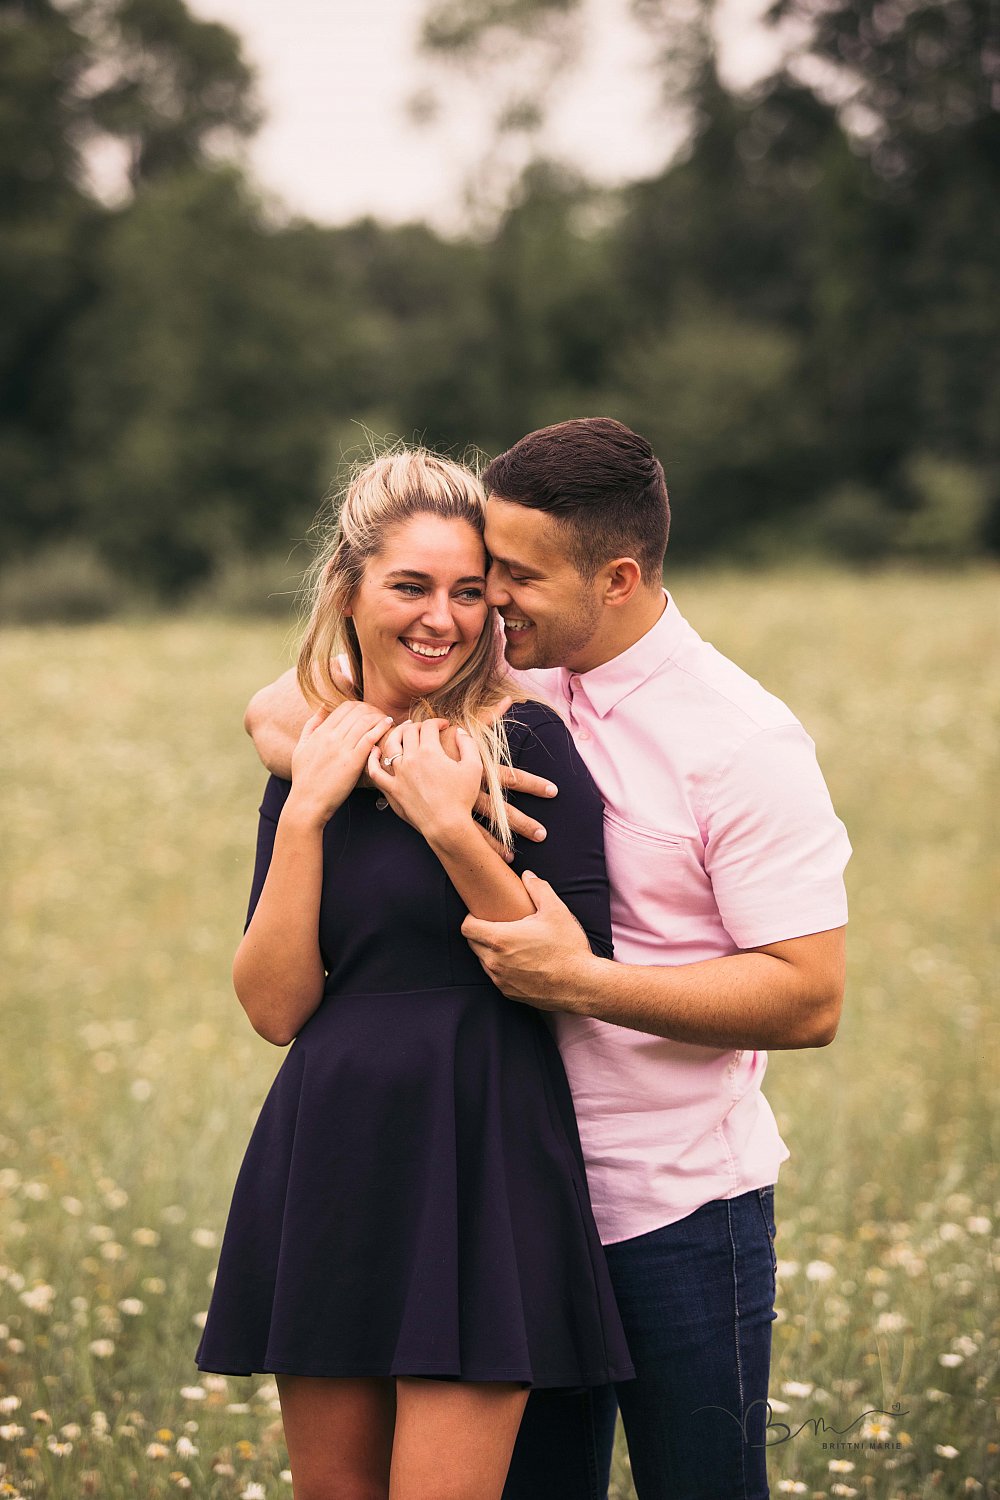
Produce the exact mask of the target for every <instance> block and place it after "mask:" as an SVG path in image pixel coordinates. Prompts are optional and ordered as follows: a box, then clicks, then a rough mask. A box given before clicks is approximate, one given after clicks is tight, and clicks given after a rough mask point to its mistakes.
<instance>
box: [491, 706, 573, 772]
mask: <svg viewBox="0 0 1000 1500" xmlns="http://www.w3.org/2000/svg"><path fill="white" fill-rule="evenodd" d="M503 722H504V728H505V729H506V731H507V744H508V745H509V747H510V758H511V763H512V764H513V765H515V766H523V767H524V768H525V770H531V771H537V773H538V774H539V775H545V774H551V771H552V768H553V766H554V764H556V763H559V764H565V763H566V761H567V760H572V761H575V760H577V759H578V756H577V751H576V747H575V746H574V744H573V737H572V735H571V734H570V730H569V726H568V725H567V723H566V721H565V719H563V718H562V716H561V715H560V714H558V713H557V712H556V710H555V709H554V708H553V707H552V706H551V704H548V703H542V702H541V701H540V700H539V699H537V698H528V699H526V700H525V701H524V702H523V703H515V704H513V705H512V707H511V708H509V709H508V710H507V712H506V713H505V714H504V720H503Z"/></svg>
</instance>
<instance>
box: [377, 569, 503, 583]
mask: <svg viewBox="0 0 1000 1500" xmlns="http://www.w3.org/2000/svg"><path fill="white" fill-rule="evenodd" d="M385 576H386V579H387V580H388V579H390V578H419V580H420V582H421V583H433V582H434V579H433V578H432V576H431V575H430V573H418V572H417V570H416V568H396V569H395V570H394V571H393V572H392V573H387V574H386V575H385ZM455 582H456V583H485V582H486V579H485V578H484V576H483V575H482V573H472V574H470V575H469V576H468V577H466V578H457V579H456V580H455Z"/></svg>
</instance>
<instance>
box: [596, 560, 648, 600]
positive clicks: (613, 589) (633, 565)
mask: <svg viewBox="0 0 1000 1500" xmlns="http://www.w3.org/2000/svg"><path fill="white" fill-rule="evenodd" d="M604 576H605V586H604V602H605V604H609V605H611V606H612V608H618V607H620V606H621V605H622V604H627V603H628V601H629V600H630V599H632V598H634V597H635V594H636V592H637V591H638V590H639V589H640V588H641V587H642V569H641V568H640V566H639V564H638V563H637V562H636V560H635V558H634V557H616V558H614V559H613V561H611V562H609V563H608V564H607V565H606V567H605V569H604Z"/></svg>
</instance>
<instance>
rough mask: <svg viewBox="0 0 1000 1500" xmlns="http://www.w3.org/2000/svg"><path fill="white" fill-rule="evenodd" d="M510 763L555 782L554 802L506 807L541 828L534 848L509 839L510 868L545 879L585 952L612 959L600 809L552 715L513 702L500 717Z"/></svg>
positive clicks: (519, 796) (521, 797) (523, 799)
mask: <svg viewBox="0 0 1000 1500" xmlns="http://www.w3.org/2000/svg"><path fill="white" fill-rule="evenodd" d="M506 724H507V737H508V741H509V744H510V749H511V760H512V761H513V764H514V765H515V766H517V767H518V768H519V769H520V770H524V771H531V772H532V773H533V774H534V775H536V776H544V777H546V778H547V779H548V780H551V781H554V782H555V784H556V785H557V786H558V788H559V795H558V796H557V797H529V796H526V795H525V794H524V793H521V792H511V793H510V794H509V796H508V801H509V802H510V803H511V805H512V806H514V807H517V808H519V809H520V811H522V812H525V813H527V814H528V815H529V816H530V817H532V818H535V819H537V821H538V822H539V823H542V824H544V826H545V828H546V830H547V837H546V838H545V839H543V840H542V842H541V843H534V842H533V841H532V840H530V839H526V838H521V837H516V838H515V841H514V863H513V868H514V869H515V870H516V871H517V873H518V874H519V875H521V874H523V873H524V871H525V870H532V871H534V873H535V874H536V875H539V876H540V877H541V878H542V879H543V880H547V881H548V882H549V884H550V885H551V886H552V888H553V889H554V890H555V892H556V894H557V895H558V896H559V897H560V899H561V900H562V901H564V902H565V903H566V905H567V906H568V907H569V909H570V911H571V912H572V913H573V915H574V916H575V917H576V919H577V921H578V922H579V923H580V925H581V927H582V928H583V929H584V931H585V932H586V934H587V937H588V939H589V942H590V947H591V951H592V952H594V953H596V954H597V955H598V956H599V957H600V958H611V957H612V956H613V948H612V941H611V908H610V896H609V891H608V873H607V869H606V867H605V863H604V804H603V803H602V801H601V796H600V793H599V792H598V790H597V787H596V786H595V784H594V780H593V777H592V776H591V774H590V772H589V771H588V770H587V767H586V766H585V765H584V763H583V761H582V760H581V758H580V756H579V754H578V753H577V750H576V747H575V746H574V744H573V740H572V737H571V735H570V732H569V730H568V729H567V727H566V725H565V724H564V723H563V721H562V719H560V717H559V715H558V714H557V713H555V711H554V710H553V709H550V708H547V707H546V706H545V705H543V704H539V703H516V704H515V705H514V707H513V708H512V709H511V710H510V711H509V713H508V714H507V719H506Z"/></svg>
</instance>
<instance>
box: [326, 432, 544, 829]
mask: <svg viewBox="0 0 1000 1500" xmlns="http://www.w3.org/2000/svg"><path fill="white" fill-rule="evenodd" d="M418 515H431V516H442V517H443V518H445V519H446V520H457V521H464V522H465V523H466V524H467V525H469V526H471V527H472V528H473V529H474V530H475V531H477V532H478V533H479V535H480V536H483V533H484V531H485V525H486V495H485V492H484V490H483V488H482V485H481V484H480V482H479V479H478V477H477V475H476V474H474V473H473V471H472V470H471V469H468V468H466V467H465V466H464V465H462V464H458V463H455V462H453V461H452V460H451V459H447V458H441V457H440V456H439V455H438V454H436V453H432V452H431V451H430V450H429V449H427V448H399V449H396V450H394V451H392V452H388V453H383V454H381V455H379V456H378V457H376V458H374V459H372V460H371V461H370V462H367V463H365V464H364V466H363V467H362V468H360V469H359V470H357V472H356V473H355V474H354V476H353V478H352V479H351V480H350V482H349V484H348V486H347V489H346V492H345V494H344V496H343V499H342V501H341V502H340V505H339V507H338V508H336V509H335V514H334V517H333V520H332V523H331V524H326V525H323V524H322V523H320V527H319V530H320V542H319V547H318V551H317V556H316V559H315V561H314V562H313V564H312V567H311V568H310V570H309V574H308V577H307V584H306V598H307V607H308V609H309V617H308V620H307V622H306V625H305V632H304V635H303V638H302V643H301V646H300V647H299V654H298V660H297V662H296V674H297V677H298V681H299V687H300V688H301V690H302V694H303V696H304V697H305V699H306V702H307V703H309V704H310V705H311V706H312V707H313V708H319V707H323V706H327V705H329V704H331V703H338V702H340V701H341V699H342V698H343V692H342V690H341V688H340V687H339V685H338V684H337V682H336V681H335V679H334V677H333V671H334V664H335V659H336V657H337V656H338V655H340V654H344V655H346V657H347V660H348V663H349V667H350V672H349V675H350V678H351V683H352V686H353V688H354V696H355V698H363V697H364V663H363V661H362V659H361V647H360V645H359V643H358V635H357V631H356V629H355V626H354V621H353V620H352V619H351V617H350V616H349V615H347V614H346V613H345V611H346V610H347V609H349V608H350V606H351V605H352V604H353V602H354V600H355V598H356V597H357V592H358V589H359V588H360V586H361V581H362V579H363V578H364V575H365V569H366V567H367V566H368V564H369V562H370V561H371V560H372V559H373V558H375V557H377V556H378V555H379V554H380V553H381V551H382V550H383V548H384V546H385V544H386V539H387V536H388V533H389V531H390V529H391V528H392V527H393V526H398V525H400V524H402V523H403V522H405V521H408V520H410V519H411V517H413V516H418ZM527 696H528V695H527V694H526V693H525V692H523V690H521V689H520V688H518V687H517V686H516V684H515V683H514V681H513V679H512V678H511V677H510V676H509V675H508V672H507V667H506V663H505V661H504V655H503V636H502V632H501V628H500V625H499V622H498V620H497V617H496V612H495V611H494V610H492V609H491V610H490V611H489V614H488V615H487V619H486V624H485V625H484V627H483V631H482V634H481V635H480V637H479V640H478V641H477V643H476V647H475V650H474V651H473V652H472V654H471V656H469V657H468V659H467V660H466V661H465V662H463V664H462V665H461V666H460V667H459V669H458V671H457V672H456V673H455V675H454V677H452V678H451V679H450V681H448V682H447V683H445V685H444V687H442V688H441V689H440V691H439V692H435V693H428V694H427V696H426V697H424V698H421V699H419V700H418V701H417V702H416V703H415V704H414V705H413V710H412V713H411V718H413V719H414V720H415V721H417V722H419V721H420V720H421V719H430V718H444V719H450V720H451V722H452V723H453V724H455V725H458V726H459V727H461V728H462V729H464V730H465V731H466V733H468V734H470V735H471V736H472V739H473V741H474V742H475V745H476V748H477V749H478V751H479V753H480V755H481V756H482V760H483V765H484V767H485V770H486V781H487V798H488V802H489V822H490V826H491V830H492V832H493V833H494V835H495V836H496V837H497V838H498V839H499V840H500V842H501V843H502V844H503V845H504V846H505V847H506V848H507V849H510V848H511V847H512V846H513V836H512V834H511V829H510V822H509V820H508V818H507V812H506V808H505V804H504V799H503V790H502V788H501V785H500V768H501V767H502V766H509V765H510V763H511V762H510V749H509V746H508V744H507V735H506V732H505V730H504V725H503V721H502V719H500V720H498V721H497V723H495V724H494V723H492V722H491V714H490V711H491V710H492V709H494V708H495V706H496V704H497V703H498V702H499V701H500V700H501V699H502V698H504V697H511V698H513V699H514V700H515V701H519V702H524V701H525V700H526V699H527Z"/></svg>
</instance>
